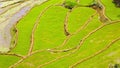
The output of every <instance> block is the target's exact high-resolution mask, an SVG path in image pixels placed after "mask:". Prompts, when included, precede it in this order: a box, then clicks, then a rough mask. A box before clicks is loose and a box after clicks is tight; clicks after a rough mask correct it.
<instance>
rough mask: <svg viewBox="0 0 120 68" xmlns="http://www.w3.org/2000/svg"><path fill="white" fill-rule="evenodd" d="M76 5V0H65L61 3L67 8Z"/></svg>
mask: <svg viewBox="0 0 120 68" xmlns="http://www.w3.org/2000/svg"><path fill="white" fill-rule="evenodd" d="M76 5H77V3H76V2H71V1H65V2H64V3H63V6H64V7H65V8H67V9H72V8H74V7H75V6H76Z"/></svg>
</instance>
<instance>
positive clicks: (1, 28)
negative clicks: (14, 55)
mask: <svg viewBox="0 0 120 68" xmlns="http://www.w3.org/2000/svg"><path fill="white" fill-rule="evenodd" d="M44 1H46V0H41V1H37V0H36V2H35V1H34V2H33V1H32V0H31V1H27V2H25V3H23V5H21V6H17V7H16V8H14V9H13V10H14V12H9V11H10V10H9V11H8V12H6V13H4V14H3V15H2V16H1V17H2V18H3V19H2V18H0V52H7V51H9V48H10V44H11V39H12V36H11V32H10V29H11V28H12V27H13V25H15V24H16V23H17V21H19V20H20V19H21V18H22V17H23V16H24V15H26V13H27V12H28V11H29V10H30V9H31V8H32V7H33V6H34V5H36V4H41V3H42V2H44ZM11 10H12V9H11ZM0 11H2V10H0ZM3 11H4V10H3Z"/></svg>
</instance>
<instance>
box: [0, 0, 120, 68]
mask: <svg viewBox="0 0 120 68" xmlns="http://www.w3.org/2000/svg"><path fill="white" fill-rule="evenodd" d="M36 1H37V0H36ZM41 1H42V0H41ZM66 1H68V2H70V3H71V4H72V8H71V7H69V6H67V7H66V6H65V5H64V4H63V3H64V2H66ZM66 1H65V0H48V1H43V2H42V3H41V4H39V5H34V6H33V7H32V8H31V9H30V10H29V12H27V14H26V15H24V16H23V17H22V18H21V19H20V20H19V21H17V22H16V23H15V24H13V26H12V28H11V30H10V31H11V36H12V39H11V41H10V42H11V45H10V47H9V48H10V50H8V49H7V50H6V49H5V50H6V51H5V50H4V49H3V50H2V45H0V51H1V53H0V68H120V54H119V53H120V49H119V48H120V34H119V33H120V8H119V7H116V6H115V4H114V3H112V1H113V0H95V1H93V0H66ZM76 4H77V5H76ZM15 6H16V5H15ZM9 7H10V6H9ZM11 8H12V7H11ZM2 14H3V13H1V15H2ZM0 20H1V21H2V19H0ZM0 25H1V22H0ZM0 28H1V29H2V27H0ZM0 41H1V39H0Z"/></svg>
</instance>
